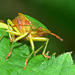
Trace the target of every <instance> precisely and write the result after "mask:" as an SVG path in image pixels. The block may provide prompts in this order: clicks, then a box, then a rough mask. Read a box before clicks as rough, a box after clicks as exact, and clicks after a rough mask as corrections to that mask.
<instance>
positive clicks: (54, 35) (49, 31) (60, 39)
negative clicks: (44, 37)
mask: <svg viewBox="0 0 75 75" xmlns="http://www.w3.org/2000/svg"><path fill="white" fill-rule="evenodd" d="M42 29H43V30H46V31H47V32H48V33H49V34H51V35H53V36H55V37H56V38H58V39H59V40H60V41H63V39H62V38H61V37H59V36H58V35H56V34H54V33H52V32H51V31H50V30H47V29H44V28H42Z"/></svg>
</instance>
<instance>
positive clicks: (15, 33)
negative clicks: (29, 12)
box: [0, 30, 21, 40]
mask: <svg viewBox="0 0 75 75" xmlns="http://www.w3.org/2000/svg"><path fill="white" fill-rule="evenodd" d="M5 32H8V33H11V34H14V35H21V34H20V33H17V32H15V31H11V30H5V31H4V32H3V34H2V35H1V37H0V40H1V39H2V37H3V35H4V34H5Z"/></svg>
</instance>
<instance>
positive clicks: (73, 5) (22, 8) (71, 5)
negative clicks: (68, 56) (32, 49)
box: [0, 0, 75, 59]
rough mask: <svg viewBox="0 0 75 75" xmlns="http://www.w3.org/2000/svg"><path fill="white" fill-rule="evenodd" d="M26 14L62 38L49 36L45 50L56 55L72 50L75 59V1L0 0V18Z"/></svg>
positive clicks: (12, 17) (4, 18)
mask: <svg viewBox="0 0 75 75" xmlns="http://www.w3.org/2000/svg"><path fill="white" fill-rule="evenodd" d="M19 12H20V13H23V14H27V15H29V16H32V17H34V18H35V19H37V20H39V21H40V22H41V23H43V24H44V25H45V26H46V27H47V28H48V29H49V30H51V31H52V32H53V33H55V34H57V35H59V36H60V37H62V38H63V39H64V41H63V42H61V41H59V40H58V39H56V38H55V37H53V36H51V35H50V36H49V38H50V42H49V44H48V48H47V50H50V53H51V54H52V53H54V52H56V53H57V55H59V54H61V53H64V52H69V51H73V53H72V56H73V59H75V1H73V0H0V19H3V20H4V21H5V22H6V21H7V19H8V18H9V19H14V17H16V16H17V14H18V13H19Z"/></svg>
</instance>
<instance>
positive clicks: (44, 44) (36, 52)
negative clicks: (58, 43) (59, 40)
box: [34, 43, 45, 55]
mask: <svg viewBox="0 0 75 75" xmlns="http://www.w3.org/2000/svg"><path fill="white" fill-rule="evenodd" d="M44 46H45V43H44V44H43V45H42V46H41V47H40V48H38V49H37V50H36V51H35V53H34V55H36V54H37V53H38V52H39V51H40V50H41V49H42V48H43V47H44Z"/></svg>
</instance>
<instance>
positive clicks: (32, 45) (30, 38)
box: [24, 35, 34, 69]
mask: <svg viewBox="0 0 75 75" xmlns="http://www.w3.org/2000/svg"><path fill="white" fill-rule="evenodd" d="M29 40H30V44H31V47H32V52H31V54H30V55H29V56H28V58H27V59H26V62H25V67H24V69H26V66H27V62H28V60H29V59H30V57H31V56H32V54H33V53H34V42H33V40H32V36H31V35H29Z"/></svg>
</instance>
